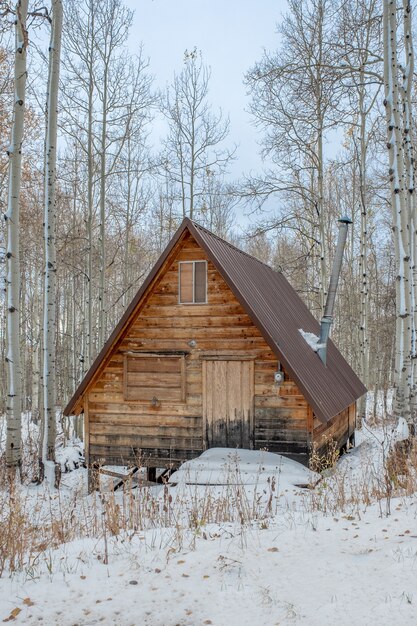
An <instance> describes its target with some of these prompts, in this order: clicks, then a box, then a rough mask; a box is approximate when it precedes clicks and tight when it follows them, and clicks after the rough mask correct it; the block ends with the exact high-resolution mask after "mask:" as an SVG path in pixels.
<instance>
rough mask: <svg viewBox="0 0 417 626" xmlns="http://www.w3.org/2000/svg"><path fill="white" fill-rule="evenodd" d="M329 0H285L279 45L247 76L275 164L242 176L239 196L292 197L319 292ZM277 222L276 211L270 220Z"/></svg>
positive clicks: (330, 98)
mask: <svg viewBox="0 0 417 626" xmlns="http://www.w3.org/2000/svg"><path fill="white" fill-rule="evenodd" d="M332 6H333V3H332V1H331V0H311V1H308V0H302V1H299V0H291V1H290V2H289V13H288V15H287V16H286V17H285V19H284V21H283V23H282V24H281V25H280V26H279V28H278V31H279V33H280V35H281V38H282V44H281V47H280V49H279V50H278V51H276V52H274V53H272V54H269V53H267V52H265V53H264V55H263V58H262V59H261V61H259V62H258V63H257V64H256V65H255V66H254V67H253V68H252V69H251V70H250V71H249V72H248V74H247V76H246V82H247V85H248V87H249V89H250V92H251V95H252V102H251V106H250V110H251V112H252V114H253V116H254V119H255V121H256V124H257V125H258V126H259V127H260V128H261V129H262V130H263V131H264V137H263V152H262V154H263V156H264V158H269V159H270V160H271V161H272V163H273V164H274V166H275V167H274V168H272V169H269V170H268V171H267V172H266V173H265V175H264V176H261V177H259V178H258V179H254V178H251V179H250V180H247V181H246V185H245V187H246V195H247V196H250V197H253V196H255V197H256V198H257V199H258V201H259V202H260V203H261V204H262V202H264V201H265V199H266V198H268V197H270V196H271V195H272V194H275V193H277V192H281V193H285V194H286V197H289V196H293V197H296V198H297V199H298V205H299V206H301V205H302V206H303V210H304V211H305V213H304V216H305V220H304V229H305V232H306V236H308V237H310V238H311V241H315V242H316V243H315V248H316V249H318V261H319V262H318V273H317V278H318V283H319V284H318V291H319V294H320V305H321V307H323V305H324V301H325V295H326V289H327V251H326V230H327V228H328V218H327V216H326V211H325V197H324V163H325V155H324V141H325V135H326V133H328V132H329V130H330V129H331V128H333V127H334V126H336V125H337V124H339V123H340V118H341V111H340V109H339V104H340V100H341V95H342V94H341V84H340V81H339V80H338V79H339V76H338V73H337V72H336V71H335V70H334V69H333V66H334V48H333V47H332V42H333V41H334V39H335V24H334V20H333V15H334V13H333V11H332ZM276 222H279V217H278V219H277V220H276Z"/></svg>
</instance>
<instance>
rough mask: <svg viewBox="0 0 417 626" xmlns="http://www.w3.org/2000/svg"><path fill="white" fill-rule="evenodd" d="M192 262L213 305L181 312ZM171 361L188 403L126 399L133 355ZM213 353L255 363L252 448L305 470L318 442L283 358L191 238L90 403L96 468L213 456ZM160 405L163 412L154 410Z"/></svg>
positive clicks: (165, 269) (118, 348)
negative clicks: (208, 426) (288, 458)
mask: <svg viewBox="0 0 417 626" xmlns="http://www.w3.org/2000/svg"><path fill="white" fill-rule="evenodd" d="M190 260H194V261H195V260H197V261H198V260H206V261H207V294H208V302H207V304H178V299H179V295H178V288H179V281H178V270H179V262H180V261H190ZM277 306H279V303H277ZM192 340H193V341H192ZM190 342H191V345H190ZM194 342H195V343H194ZM164 351H165V352H169V351H175V352H177V353H181V354H183V355H184V373H185V383H184V389H183V390H182V392H181V394H183V395H181V402H179V401H178V399H177V401H175V399H174V401H173V402H171V401H169V400H168V399H167V396H166V395H163V394H160V395H163V397H162V398H158V395H157V394H156V393H155V394H151V395H150V392H149V393H147V394H145V396H146V397H143V398H139V397H138V396H137V395H135V393H134V392H133V391H132V390H130V391H128V392H127V393H126V385H127V381H126V376H125V372H124V368H125V367H126V366H125V363H126V355H127V354H135V353H136V354H139V353H148V354H149V353H156V352H160V353H162V352H164ZM214 351H215V352H216V354H217V355H220V358H225V359H228V358H234V359H236V360H239V359H240V357H242V359H250V360H251V361H252V362H253V376H254V380H253V385H254V399H253V416H254V418H253V419H254V447H255V448H266V449H269V450H271V451H276V452H283V453H286V454H290V455H292V456H296V457H297V458H298V457H299V458H300V459H301V460H306V458H307V455H308V450H309V447H310V445H311V440H312V437H313V433H312V430H311V429H310V428H309V427H308V419H309V412H310V413H311V409H310V408H309V406H308V404H307V402H306V400H305V399H304V397H303V396H302V394H301V392H300V390H299V389H298V388H297V386H296V385H295V383H294V382H292V381H291V380H285V382H283V383H281V384H278V385H276V384H275V383H274V372H275V371H277V369H278V367H279V363H278V362H277V359H276V356H275V355H274V354H273V352H272V351H271V349H270V347H269V346H268V345H267V343H266V342H265V340H264V339H263V337H262V335H261V333H260V331H259V330H258V328H257V327H255V325H254V324H253V323H252V321H251V319H250V318H249V317H248V315H247V314H246V313H245V311H244V310H243V308H242V306H241V305H240V303H239V302H238V301H237V299H236V298H235V296H234V295H233V293H232V291H231V290H230V289H229V287H228V286H227V285H226V283H225V282H224V280H223V278H222V277H221V276H220V274H219V272H218V271H217V270H216V269H215V267H214V266H213V264H212V263H211V262H210V261H209V259H208V258H207V256H206V254H205V253H204V252H203V251H202V250H201V248H199V246H198V245H197V243H196V242H195V240H194V239H193V238H192V237H191V236H190V235H187V236H186V237H185V238H184V239H183V240H182V241H181V242H180V243H179V244H178V248H177V249H176V250H174V251H173V254H172V255H171V256H170V257H169V258H168V260H167V262H166V263H165V265H164V266H162V268H161V270H160V273H159V275H158V277H157V278H156V280H155V282H154V283H153V285H151V287H150V289H149V292H148V293H147V294H145V295H144V297H143V300H142V303H141V305H140V308H139V310H138V312H137V314H136V315H135V317H134V318H133V319H132V322H131V323H130V325H129V326H128V328H127V329H126V331H125V333H124V335H123V336H122V338H121V339H120V340H119V341H118V343H117V344H115V346H114V347H113V350H112V353H111V355H110V357H109V359H108V360H107V363H105V364H104V366H103V368H102V370H101V373H100V374H99V376H98V378H97V379H96V380H95V382H93V384H92V386H91V387H90V389H89V390H88V392H87V393H86V398H85V399H84V411H85V413H86V415H87V416H88V420H87V422H86V423H87V429H88V433H87V441H88V450H89V462H90V463H92V462H94V461H100V460H102V461H103V462H106V463H113V464H120V463H126V462H137V457H140V461H141V463H143V464H146V465H148V466H150V467H152V466H153V467H159V466H161V467H162V466H170V465H171V466H174V467H175V466H178V465H179V464H180V463H181V462H182V461H183V460H185V459H187V458H192V457H193V456H197V455H198V454H200V453H201V451H202V450H203V449H204V446H205V441H204V437H203V375H202V364H203V361H204V358H207V355H209V354H213V352H214ZM230 355H233V357H232V356H230ZM161 358H163V355H161ZM216 358H217V357H216ZM286 378H288V377H286ZM132 381H133V379H132ZM149 381H150V379H149ZM149 384H150V382H149ZM128 386H130V385H128ZM157 388H158V389H160V386H159V385H158V386H157ZM154 395H155V397H156V399H158V402H154V403H152V401H151V400H150V398H153V396H154ZM311 421H312V418H311ZM323 429H326V426H323ZM336 430H337V429H336ZM317 432H318V431H317ZM314 437H316V430H314Z"/></svg>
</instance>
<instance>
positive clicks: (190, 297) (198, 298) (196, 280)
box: [179, 261, 207, 304]
mask: <svg viewBox="0 0 417 626" xmlns="http://www.w3.org/2000/svg"><path fill="white" fill-rule="evenodd" d="M179 294H180V298H179V301H180V304H201V303H205V302H207V261H180V264H179Z"/></svg>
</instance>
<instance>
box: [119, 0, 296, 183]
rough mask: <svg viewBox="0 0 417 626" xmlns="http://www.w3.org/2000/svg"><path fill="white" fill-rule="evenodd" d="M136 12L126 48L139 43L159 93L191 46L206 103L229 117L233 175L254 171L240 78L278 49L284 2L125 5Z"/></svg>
mask: <svg viewBox="0 0 417 626" xmlns="http://www.w3.org/2000/svg"><path fill="white" fill-rule="evenodd" d="M127 4H128V5H129V6H130V7H131V8H132V9H134V10H135V18H134V27H133V29H132V35H131V38H130V48H131V49H132V51H133V49H134V47H135V44H136V43H139V42H140V41H142V42H143V44H144V52H145V55H146V56H148V57H149V58H150V70H151V73H152V74H153V75H154V77H155V83H156V85H157V86H158V87H163V86H164V85H165V84H167V83H168V82H170V81H171V80H172V77H173V73H174V71H180V70H181V66H182V60H183V55H184V51H185V50H186V49H188V50H192V49H193V48H194V46H196V47H197V49H199V50H201V52H202V54H203V59H204V61H205V63H206V64H207V65H209V66H210V67H211V72H212V75H211V81H210V101H211V102H212V103H213V105H214V106H216V107H221V108H222V110H223V112H224V113H225V114H229V116H230V123H231V126H230V130H231V132H230V143H231V144H233V143H236V144H238V145H239V148H238V155H237V157H238V158H237V160H236V162H235V163H234V165H233V175H234V176H239V175H240V173H241V172H242V171H246V172H248V171H249V170H250V169H254V170H257V169H259V167H260V160H259V157H258V156H257V153H258V147H257V144H256V140H257V133H256V131H255V129H254V128H253V127H252V126H251V123H250V122H251V120H250V116H249V114H248V113H246V112H245V108H247V107H248V102H249V100H248V97H247V96H246V90H245V86H244V85H243V76H244V74H245V72H246V71H247V70H248V69H249V68H250V67H251V66H252V65H253V64H254V63H255V61H257V60H259V59H260V58H261V56H262V51H263V49H264V48H265V49H267V50H271V49H274V48H276V47H277V46H278V36H277V34H276V24H277V23H278V22H279V21H280V19H281V15H282V14H283V13H285V7H286V2H285V0H258V1H255V0H127Z"/></svg>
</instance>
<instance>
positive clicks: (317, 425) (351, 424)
mask: <svg viewBox="0 0 417 626" xmlns="http://www.w3.org/2000/svg"><path fill="white" fill-rule="evenodd" d="M355 421H356V405H355V404H352V405H351V406H349V407H348V408H346V409H345V410H344V411H341V413H339V414H338V415H335V417H333V418H332V419H331V420H330V421H329V422H328V423H327V424H322V423H321V422H320V421H319V420H318V419H317V418H316V417H314V420H313V441H314V445H315V447H316V449H317V450H318V452H320V451H321V450H323V451H324V448H325V447H326V444H327V442H328V441H329V439H333V440H334V441H336V443H337V447H338V448H339V449H340V448H342V447H343V446H344V445H345V444H346V443H347V441H348V439H349V437H350V435H352V434H353V432H354V430H355Z"/></svg>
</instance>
